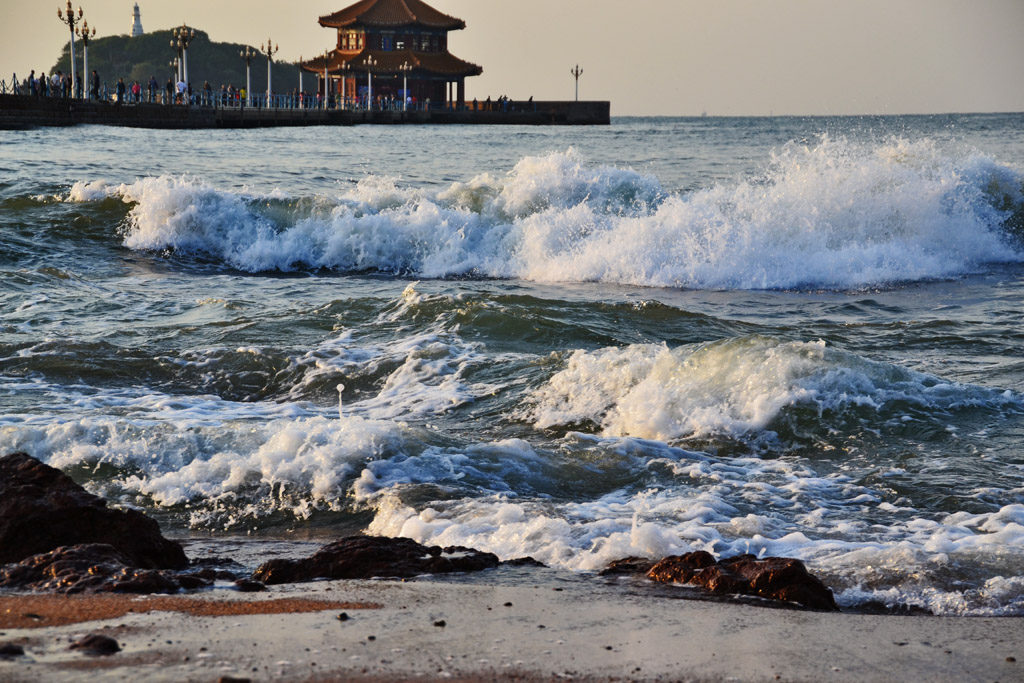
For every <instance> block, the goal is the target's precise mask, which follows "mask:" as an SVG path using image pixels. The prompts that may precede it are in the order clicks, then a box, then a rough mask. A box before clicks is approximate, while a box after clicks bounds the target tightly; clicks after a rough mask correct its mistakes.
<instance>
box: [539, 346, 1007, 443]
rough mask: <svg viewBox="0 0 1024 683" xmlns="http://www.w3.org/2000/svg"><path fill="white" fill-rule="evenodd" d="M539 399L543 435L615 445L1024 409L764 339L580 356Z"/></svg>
mask: <svg viewBox="0 0 1024 683" xmlns="http://www.w3.org/2000/svg"><path fill="white" fill-rule="evenodd" d="M532 400H533V403H534V406H533V408H532V411H531V416H532V418H533V421H534V423H535V424H536V426H538V427H541V428H546V427H552V426H556V425H572V424H578V423H582V422H591V423H595V424H598V425H600V426H601V428H602V430H603V433H604V434H605V435H608V436H636V437H642V438H651V439H661V440H671V439H676V438H680V437H690V436H709V435H721V436H730V437H744V436H746V435H748V434H758V435H759V434H760V433H761V432H762V431H763V430H765V429H767V428H768V427H769V426H770V424H771V422H772V421H773V420H774V419H776V418H777V417H778V416H779V414H780V412H781V411H782V410H784V409H786V408H789V407H792V406H797V405H806V406H810V407H812V408H813V409H814V410H816V411H817V412H818V413H819V414H821V413H824V412H826V411H842V410H844V409H846V408H848V407H867V408H871V409H874V410H876V411H882V410H883V408H884V407H885V406H886V405H887V404H890V403H893V402H896V401H900V402H903V403H906V404H910V405H915V406H919V407H921V408H923V409H925V410H927V411H929V412H935V411H947V410H952V409H956V408H957V407H963V406H969V405H978V406H988V407H990V408H998V407H1000V406H1008V407H1016V408H1018V409H1019V408H1020V407H1021V406H1024V398H1022V397H1021V396H1020V395H1017V394H1014V393H1012V392H1005V391H1000V390H994V389H986V388H983V387H977V386H970V385H963V384H957V383H953V382H945V381H943V380H940V379H939V378H937V377H932V376H930V375H925V374H922V373H917V372H913V371H909V370H905V369H902V368H900V367H898V366H895V365H892V364H888V363H879V362H874V361H869V360H866V359H864V358H860V357H858V356H855V355H853V354H850V353H846V352H843V351H840V350H838V349H835V348H830V347H828V346H826V344H825V343H824V342H822V341H817V342H792V341H784V340H780V339H776V338H771V337H764V336H758V335H754V336H749V337H740V338H734V339H726V340H722V341H719V342H714V343H711V344H706V345H692V346H683V347H679V348H675V349H669V348H668V347H667V346H666V345H664V344H646V345H631V346H627V347H624V348H607V349H598V350H596V351H582V350H581V351H575V352H574V353H573V354H572V355H571V356H570V357H569V359H568V361H567V363H566V367H565V368H564V369H562V370H561V371H559V372H557V373H556V374H555V375H554V376H552V377H551V379H550V380H549V381H548V382H547V383H546V384H545V385H544V386H542V387H540V388H539V389H537V390H536V391H535V392H534V393H533V397H532Z"/></svg>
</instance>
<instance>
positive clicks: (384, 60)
mask: <svg viewBox="0 0 1024 683" xmlns="http://www.w3.org/2000/svg"><path fill="white" fill-rule="evenodd" d="M367 57H372V58H373V59H374V61H375V62H376V64H375V65H374V67H373V69H372V71H373V73H374V74H375V75H382V76H384V75H386V76H394V75H397V74H398V73H400V72H399V70H398V67H400V66H401V65H402V64H406V63H408V64H409V65H410V66H412V67H413V72H412V73H411V74H410V76H412V77H414V78H415V77H417V75H418V76H423V75H437V76H450V77H461V76H479V75H480V74H482V73H483V72H484V70H483V68H482V67H480V66H477V65H476V64H473V63H471V62H467V61H464V60H462V59H459V58H458V57H456V56H455V55H453V54H451V53H450V52H414V51H412V50H401V51H396V52H385V51H383V50H363V51H362V52H359V53H356V54H352V53H351V52H342V51H341V50H334V51H333V52H330V53H328V61H327V71H328V72H329V73H330V74H332V75H334V76H338V75H340V74H341V65H342V64H344V63H346V62H347V63H348V65H349V69H350V72H351V73H352V74H353V75H355V74H358V73H360V72H366V70H367V69H366V65H365V64H364V62H365V61H366V58H367ZM302 68H303V69H305V70H306V71H310V72H313V73H320V74H322V73H323V72H324V59H323V57H318V58H315V59H310V60H307V61H304V62H302ZM417 72H418V74H417Z"/></svg>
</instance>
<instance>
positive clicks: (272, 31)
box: [0, 0, 1024, 116]
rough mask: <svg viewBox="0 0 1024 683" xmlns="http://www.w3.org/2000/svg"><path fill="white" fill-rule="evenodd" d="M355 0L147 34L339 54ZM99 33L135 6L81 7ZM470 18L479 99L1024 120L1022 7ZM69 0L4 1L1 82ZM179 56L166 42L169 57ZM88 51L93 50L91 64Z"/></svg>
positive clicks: (442, 6)
mask: <svg viewBox="0 0 1024 683" xmlns="http://www.w3.org/2000/svg"><path fill="white" fill-rule="evenodd" d="M353 2H354V0H292V1H291V2H282V1H281V0H173V1H171V0H141V1H140V2H139V6H140V8H141V10H142V26H143V28H144V29H145V30H146V31H153V30H159V29H169V28H171V27H174V26H179V25H181V24H182V23H183V22H185V23H188V24H189V25H190V26H194V27H196V28H199V29H202V30H204V31H206V32H207V33H209V34H210V38H211V39H212V40H214V41H223V42H233V43H247V44H250V45H253V46H258V45H259V44H261V43H262V42H264V41H265V40H266V39H267V37H268V36H269V37H271V38H272V39H273V40H274V42H275V43H277V44H279V45H280V48H281V50H280V53H279V55H278V57H279V59H283V60H286V61H291V60H296V59H298V58H299V56H300V55H302V56H306V57H309V56H312V55H314V54H319V53H322V52H323V50H324V49H326V48H328V47H333V44H334V33H333V31H331V30H330V29H326V28H323V27H321V26H320V25H319V24H318V23H317V18H318V17H319V16H321V15H324V14H329V13H331V12H334V11H336V10H339V9H342V8H343V7H346V6H348V5H349V4H352V3H353ZM79 4H81V6H82V8H83V9H84V11H85V18H86V19H87V20H88V21H89V25H90V26H92V27H95V28H96V29H97V30H98V34H97V35H98V36H105V35H116V34H126V33H129V32H130V29H131V23H132V5H133V2H132V1H131V0H77V1H76V2H75V8H76V9H77V7H78V6H79ZM430 4H432V5H433V6H434V7H436V8H437V9H439V10H441V11H442V12H445V13H447V14H451V15H454V16H456V17H459V18H461V19H464V20H465V21H466V24H467V28H466V30H464V31H456V32H453V33H452V34H450V40H449V48H450V50H451V52H452V53H453V54H455V55H457V56H459V57H461V58H463V59H465V60H467V61H470V62H473V63H475V64H479V65H481V66H483V68H484V73H483V75H482V76H479V77H475V78H470V79H468V80H467V84H466V94H467V98H474V97H476V98H479V99H485V98H486V97H487V96H488V95H490V96H491V97H498V96H501V95H507V96H508V97H511V98H512V99H526V98H528V97H530V96H533V97H534V98H535V99H572V98H573V97H574V87H575V83H574V79H573V76H572V75H571V74H570V70H571V69H572V68H573V67H574V66H576V65H577V64H578V65H579V66H580V67H581V68H582V69H583V75H582V76H581V77H580V80H579V91H580V99H593V100H610V101H611V102H612V114H613V115H618V116H626V115H667V116H676V115H678V116H686V115H696V114H701V113H707V114H708V115H711V116H715V115H721V116H733V115H736V116H744V115H751V116H760V115H770V114H775V115H813V114H821V115H832V114H853V115H857V114H911V113H922V114H927V113H945V112H996V111H998V112H1006V111H1024V0H628V1H626V0H506V1H504V2H499V1H498V0H430ZM58 6H60V7H62V8H63V7H65V6H66V4H64V3H60V4H58V2H57V0H52V2H47V0H30V1H28V0H0V35H2V37H3V39H2V40H0V78H3V79H7V80H9V79H10V78H11V75H12V74H14V73H16V74H18V77H19V78H23V77H24V76H25V75H27V74H28V72H29V70H30V69H35V70H36V71H37V72H39V71H42V70H46V71H48V70H49V69H50V67H51V66H53V64H54V63H55V62H56V60H57V57H58V56H59V54H60V50H61V48H62V46H63V44H64V43H65V42H66V41H67V40H68V37H69V32H68V28H67V26H65V25H63V24H62V23H61V22H60V21H59V20H58V19H57V12H56V10H57V7H58ZM172 56H173V55H171V53H170V48H169V47H168V59H170V58H171V57H172ZM79 58H80V57H79Z"/></svg>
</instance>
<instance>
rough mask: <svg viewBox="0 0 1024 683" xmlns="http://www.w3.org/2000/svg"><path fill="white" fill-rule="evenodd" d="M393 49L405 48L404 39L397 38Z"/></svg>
mask: <svg viewBox="0 0 1024 683" xmlns="http://www.w3.org/2000/svg"><path fill="white" fill-rule="evenodd" d="M395 49H396V50H404V49H405V41H404V40H399V41H398V42H397V43H395Z"/></svg>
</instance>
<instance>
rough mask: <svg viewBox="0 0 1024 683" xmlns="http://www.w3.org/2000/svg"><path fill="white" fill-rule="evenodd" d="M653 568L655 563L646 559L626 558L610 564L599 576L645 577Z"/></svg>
mask: <svg viewBox="0 0 1024 683" xmlns="http://www.w3.org/2000/svg"><path fill="white" fill-rule="evenodd" d="M653 566H654V561H653V560H648V559H647V558H645V557H624V558H622V559H621V560H615V561H614V562H609V563H608V566H607V567H605V568H604V569H602V570H601V571H600V572H598V576H636V575H644V574H647V572H649V571H651V567H653Z"/></svg>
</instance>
